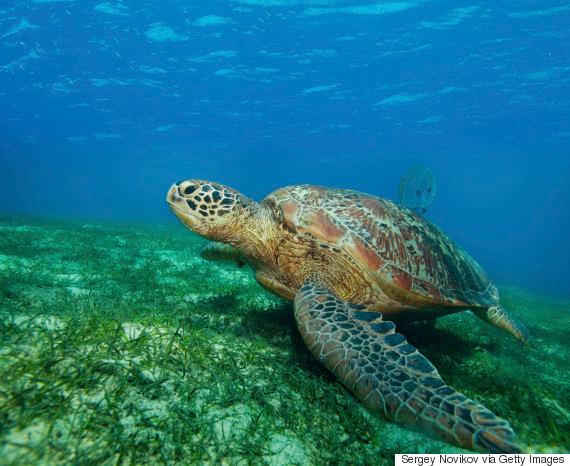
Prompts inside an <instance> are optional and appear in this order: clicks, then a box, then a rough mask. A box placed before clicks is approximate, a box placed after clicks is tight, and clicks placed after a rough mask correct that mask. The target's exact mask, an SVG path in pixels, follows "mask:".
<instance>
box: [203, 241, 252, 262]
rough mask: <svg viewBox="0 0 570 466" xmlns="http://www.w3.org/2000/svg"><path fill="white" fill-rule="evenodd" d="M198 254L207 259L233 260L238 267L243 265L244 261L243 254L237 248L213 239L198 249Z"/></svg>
mask: <svg viewBox="0 0 570 466" xmlns="http://www.w3.org/2000/svg"><path fill="white" fill-rule="evenodd" d="M200 256H201V257H202V259H206V260H208V261H214V262H215V261H229V262H235V263H236V264H237V265H238V267H243V266H244V265H245V263H246V260H245V258H244V257H243V254H242V253H241V252H240V251H239V250H238V249H237V248H234V247H233V246H231V245H229V244H225V243H218V242H215V241H213V242H210V243H208V244H206V246H204V247H203V248H202V250H201V251H200Z"/></svg>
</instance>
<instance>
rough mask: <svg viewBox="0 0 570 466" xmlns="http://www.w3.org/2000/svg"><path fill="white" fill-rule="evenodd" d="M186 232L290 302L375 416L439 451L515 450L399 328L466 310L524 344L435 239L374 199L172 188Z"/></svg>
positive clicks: (201, 184)
mask: <svg viewBox="0 0 570 466" xmlns="http://www.w3.org/2000/svg"><path fill="white" fill-rule="evenodd" d="M166 199H167V202H168V204H169V205H170V207H171V208H172V210H173V212H174V213H175V214H176V216H177V217H178V218H179V220H180V221H181V222H182V223H183V224H184V225H185V226H186V227H188V228H189V229H190V230H192V231H194V232H196V233H198V234H199V235H202V236H204V237H206V238H208V239H211V240H214V241H218V242H222V243H226V245H229V246H227V247H228V248H231V249H229V251H230V253H232V251H233V254H234V258H237V257H238V256H239V258H241V259H244V260H245V261H247V262H248V263H249V264H250V265H251V266H252V267H253V269H254V270H255V273H256V279H257V280H258V282H259V283H260V284H261V285H263V286H264V287H265V288H267V289H269V290H270V291H272V292H274V293H276V294H278V295H280V296H282V297H284V298H286V299H289V300H293V301H294V308H295V319H296V322H297V325H298V328H299V331H300V333H301V336H302V338H303V340H304V342H305V343H306V344H307V346H308V348H309V350H310V351H311V353H312V354H313V355H314V356H315V357H316V358H317V359H318V360H319V361H320V362H321V363H322V364H324V365H325V366H326V367H327V368H328V369H329V370H330V371H331V372H333V373H334V374H335V375H336V377H337V378H338V379H340V381H341V382H342V383H343V384H344V385H346V386H347V387H348V388H349V389H350V390H351V391H352V392H353V393H354V394H355V395H356V397H357V398H359V399H360V400H362V401H363V402H364V404H365V405H366V406H367V407H368V408H369V409H371V410H372V411H374V412H376V413H379V414H381V415H384V416H385V417H387V418H388V419H391V420H394V421H396V422H398V423H400V424H402V425H406V426H410V427H416V428H417V427H420V428H422V429H424V430H427V431H429V432H431V433H435V434H436V435H438V436H439V437H440V438H442V439H444V440H445V441H447V442H449V443H452V444H456V445H460V446H462V447H466V448H472V449H477V450H482V451H490V452H508V453H515V452H519V451H520V450H519V448H518V447H517V446H516V445H515V444H514V442H513V437H514V433H513V431H512V430H511V428H510V426H509V424H508V423H507V421H505V420H503V419H501V418H499V417H497V416H495V414H493V413H492V412H491V411H489V410H488V409H486V408H485V407H484V406H482V405H481V404H480V403H478V402H476V401H474V400H471V399H469V398H467V397H466V396H464V395H463V394H461V393H459V392H457V391H456V390H454V389H453V388H452V387H450V386H448V385H446V384H445V383H444V382H443V380H442V379H441V377H440V376H439V374H438V372H437V370H436V368H435V367H434V366H433V365H432V364H431V363H430V362H429V361H428V360H427V359H426V358H425V357H424V356H423V355H422V354H420V352H419V351H418V350H417V349H416V348H415V347H414V346H412V345H411V344H410V343H408V342H407V341H406V338H405V337H404V335H402V334H400V333H397V332H396V328H395V327H396V326H395V324H394V322H402V321H405V320H412V321H413V320H423V319H426V318H428V319H429V318H435V317H438V316H443V315H446V314H450V313H454V312H460V311H466V310H471V311H472V312H473V313H474V314H475V315H476V316H478V317H480V318H482V319H483V320H485V321H486V322H489V323H491V324H494V325H496V326H498V327H501V328H502V329H504V330H506V331H507V332H510V333H511V334H512V335H514V336H515V337H516V338H517V339H519V340H521V341H523V342H525V341H526V340H527V338H528V333H527V331H526V329H525V328H524V326H523V325H522V324H520V323H518V322H516V321H515V320H514V319H512V318H511V317H509V315H508V314H507V312H506V311H505V309H503V307H501V305H500V303H499V295H498V292H497V288H496V287H495V286H494V285H493V283H492V282H491V281H490V280H489V278H488V277H487V275H486V274H485V272H484V271H483V270H482V268H481V267H480V266H479V265H478V264H477V263H476V262H475V261H474V260H473V259H472V258H471V257H470V256H469V255H468V254H467V253H466V252H465V251H464V250H463V249H461V248H460V247H459V246H457V245H456V244H455V243H454V242H453V241H452V240H451V239H449V238H448V237H447V236H446V235H445V234H444V233H443V231H442V230H440V229H439V228H438V227H437V226H435V225H434V224H433V223H431V222H430V221H428V220H426V219H425V218H423V217H422V216H420V215H417V214H416V213H414V212H412V211H411V210H409V209H406V208H404V207H401V206H398V205H396V204H395V203H393V202H391V201H389V200H386V199H382V198H379V197H375V196H371V195H367V194H363V193H359V192H356V191H351V190H344V189H329V188H324V187H320V186H310V185H301V186H289V187H284V188H281V189H278V190H276V191H274V192H273V193H271V194H269V195H268V196H267V197H266V198H265V199H263V200H262V201H261V202H259V203H258V202H255V201H253V200H252V199H250V198H248V197H246V196H244V195H243V194H241V193H239V192H238V191H236V190H234V189H232V188H229V187H227V186H223V185H221V184H218V183H214V182H211V181H203V180H196V179H191V180H186V181H181V182H178V183H176V184H174V185H173V186H172V187H171V188H170V190H169V191H168V193H167V197H166Z"/></svg>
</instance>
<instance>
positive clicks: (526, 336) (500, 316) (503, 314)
mask: <svg viewBox="0 0 570 466" xmlns="http://www.w3.org/2000/svg"><path fill="white" fill-rule="evenodd" d="M473 313H474V314H475V315H476V316H477V317H479V318H480V319H481V320H484V321H485V322H487V323H488V324H491V325H495V326H497V327H499V328H500V329H502V330H504V331H506V332H508V333H510V334H511V335H512V336H513V337H515V338H516V339H517V340H519V341H520V342H521V343H524V344H527V345H528V344H530V342H531V338H530V333H529V331H528V330H527V329H526V327H525V326H524V325H523V324H521V323H520V322H519V321H517V320H515V319H513V318H512V317H511V316H510V315H509V314H508V312H507V311H506V310H505V309H504V308H503V307H502V306H500V305H496V306H491V307H489V308H487V309H477V310H473Z"/></svg>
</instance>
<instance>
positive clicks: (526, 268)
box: [0, 0, 570, 296]
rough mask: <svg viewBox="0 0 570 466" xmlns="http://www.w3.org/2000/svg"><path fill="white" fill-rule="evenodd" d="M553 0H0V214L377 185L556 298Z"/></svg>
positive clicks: (560, 215)
mask: <svg viewBox="0 0 570 466" xmlns="http://www.w3.org/2000/svg"><path fill="white" fill-rule="evenodd" d="M569 24H570V6H569V5H568V4H567V3H565V2H551V1H544V2H533V1H517V2H514V1H509V2H489V1H486V2H475V3H473V2H463V3H460V2H445V1H422V0H416V1H409V2H398V1H384V2H381V1H375V2H367V1H364V0H345V1H342V0H338V1H334V0H239V1H213V0H209V1H194V2H192V1H189V2H188V1H186V2H183V1H176V0H164V1H160V2H158V1H156V2H151V1H142V0H139V1H134V0H132V1H117V2H113V1H111V2H105V1H103V2H101V1H100V0H95V1H90V0H81V1H80V0H76V1H74V0H27V1H25V0H18V1H10V0H3V1H2V2H1V3H0V212H2V213H27V214H33V215H41V216H57V217H65V218H77V217H81V218H105V219H115V220H145V221H153V222H154V221H156V222H164V221H172V222H174V221H175V220H174V219H173V218H171V214H170V213H169V212H168V209H167V207H166V204H165V202H164V196H165V193H166V190H167V189H168V187H169V186H170V184H171V183H172V182H174V181H176V180H179V179H184V178H205V179H213V180H216V181H220V182H223V183H226V184H229V185H230V186H233V187H235V188H237V189H239V190H241V191H243V192H244V193H246V194H248V195H249V196H251V197H253V198H256V199H260V198H262V197H263V196H264V195H265V194H267V193H269V192H270V191H272V190H273V189H275V188H278V187H280V186H283V185H287V184H296V183H312V184H322V185H326V186H335V187H343V188H351V189H356V190H359V191H364V192H368V193H372V194H376V195H381V196H385V197H389V198H392V199H395V198H396V197H397V193H398V186H399V181H400V178H401V176H402V175H403V174H404V173H405V171H406V170H407V169H408V168H409V167H410V166H412V165H414V164H421V165H424V166H428V167H430V169H431V170H432V171H433V173H434V174H435V176H436V178H437V183H438V197H437V199H436V200H435V202H434V204H433V206H432V208H431V210H430V211H429V212H428V214H427V215H428V217H429V218H430V219H431V220H433V221H435V222H436V223H437V224H439V225H440V226H441V227H442V228H443V229H444V230H445V231H446V232H447V233H448V234H449V235H450V236H451V237H452V238H454V239H455V240H456V241H458V242H459V243H460V244H461V245H463V246H464V247H465V248H466V249H467V250H468V251H469V252H470V253H471V254H472V255H473V256H474V257H475V258H476V259H477V260H478V261H479V262H480V263H481V264H482V265H483V266H484V267H485V269H486V270H487V271H488V272H489V273H490V275H491V276H492V277H493V278H494V279H495V280H496V281H497V282H499V283H508V284H515V285H522V286H525V287H528V288H531V289H534V290H540V291H545V292H549V293H555V294H562V295H566V296H568V295H569V294H570V286H569V285H568V278H567V272H568V263H569V259H570V239H569V235H568V231H569V230H570V215H569V214H568V212H569V207H570V183H569V182H570V179H569V172H570V159H569V157H570V117H569V116H570V112H569V108H570V27H569V26H568V25H569Z"/></svg>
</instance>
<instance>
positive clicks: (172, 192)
mask: <svg viewBox="0 0 570 466" xmlns="http://www.w3.org/2000/svg"><path fill="white" fill-rule="evenodd" d="M181 201H182V197H180V195H179V194H178V186H176V184H173V185H172V186H171V187H170V189H169V190H168V192H167V193H166V202H168V203H169V204H170V205H176V204H177V203H178V202H181Z"/></svg>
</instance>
